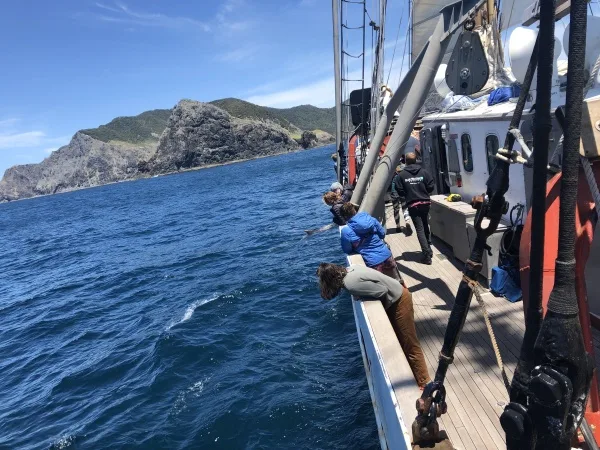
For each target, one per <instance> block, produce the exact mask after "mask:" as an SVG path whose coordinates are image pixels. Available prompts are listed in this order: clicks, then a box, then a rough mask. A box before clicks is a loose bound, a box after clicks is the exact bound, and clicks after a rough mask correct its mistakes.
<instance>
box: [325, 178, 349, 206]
mask: <svg viewBox="0 0 600 450" xmlns="http://www.w3.org/2000/svg"><path fill="white" fill-rule="evenodd" d="M329 190H330V191H331V192H337V193H338V194H340V196H341V197H342V200H343V201H344V203H345V202H349V201H350V199H351V198H352V193H353V191H354V186H352V185H351V184H347V185H346V186H342V183H338V182H337V181H336V182H335V183H332V184H331V187H330V188H329Z"/></svg>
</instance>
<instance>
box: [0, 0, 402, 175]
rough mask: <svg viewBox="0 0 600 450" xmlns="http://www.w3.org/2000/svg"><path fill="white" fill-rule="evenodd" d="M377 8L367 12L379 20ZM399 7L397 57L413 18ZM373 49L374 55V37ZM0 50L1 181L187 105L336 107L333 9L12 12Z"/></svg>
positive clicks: (60, 3)
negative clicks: (92, 137) (113, 124)
mask: <svg viewBox="0 0 600 450" xmlns="http://www.w3.org/2000/svg"><path fill="white" fill-rule="evenodd" d="M374 3H375V2H374V1H373V0H368V4H367V5H368V10H369V13H370V14H371V16H373V17H374V18H376V15H377V11H376V8H375V7H374ZM390 3H396V4H397V3H398V2H390ZM346 8H349V10H348V11H346V16H347V17H348V24H349V25H356V24H358V22H360V20H361V15H360V10H359V9H352V8H356V6H355V5H347V6H346ZM395 8H396V9H394V8H393V7H390V8H389V13H388V27H389V31H388V36H389V41H390V42H389V43H388V48H389V51H390V52H391V51H392V47H393V46H394V45H395V42H396V31H397V29H398V24H399V18H400V14H401V9H402V8H401V7H399V6H396V7H395ZM402 14H403V15H404V17H403V23H402V25H401V33H400V36H399V42H398V48H399V49H398V50H397V54H396V61H395V63H394V65H395V66H396V67H395V69H396V70H395V71H394V72H393V73H394V75H393V76H392V77H391V78H392V80H394V77H398V76H399V72H400V70H399V67H400V65H399V63H398V60H400V57H399V55H398V54H401V53H402V51H403V43H404V36H405V26H406V22H407V14H404V13H402ZM350 19H355V20H350ZM350 34H353V38H350V39H349V41H348V44H347V46H348V49H349V50H350V51H351V52H353V53H359V52H360V47H358V46H357V45H358V43H359V38H360V33H358V32H353V33H351V32H348V33H347V36H349V35H350ZM367 40H368V44H367V47H368V48H370V45H371V44H370V43H371V37H370V32H368V35H367ZM0 52H1V54H2V55H3V62H4V64H3V65H2V66H3V67H2V70H0V99H1V101H0V174H2V173H3V172H4V170H5V169H6V168H8V167H10V166H12V165H14V164H25V163H32V162H39V161H41V160H42V159H43V158H44V157H46V156H48V154H50V153H51V151H53V150H54V149H56V148H58V147H60V146H62V145H66V144H67V143H68V142H69V140H70V138H71V137H72V135H73V134H74V133H75V132H76V131H77V130H79V129H82V128H91V127H96V126H98V125H100V124H103V123H106V122H109V121H110V120H111V119H113V118H114V117H117V116H124V115H135V114H139V113H141V112H143V111H146V110H149V109H155V108H170V107H173V106H174V105H175V104H176V103H177V101H179V100H180V99H182V98H191V99H195V100H200V101H210V100H215V99H218V98H223V97H238V98H242V99H246V100H249V101H252V102H255V103H258V104H261V105H267V106H274V107H288V106H294V105H298V104H314V105H317V106H333V62H332V31H331V2H330V1H328V0H221V1H219V0H177V1H174V0H171V1H165V0H101V1H96V0H55V1H45V0H19V1H18V2H5V3H4V5H3V13H2V15H0ZM367 52H368V53H369V49H367ZM369 66H370V64H367V67H369ZM358 69H359V66H358V64H356V63H355V62H353V64H352V65H351V66H350V68H349V70H350V71H351V72H356V71H357V70H358ZM354 75H356V73H354ZM396 81H397V79H396V80H394V81H393V83H391V84H394V83H396Z"/></svg>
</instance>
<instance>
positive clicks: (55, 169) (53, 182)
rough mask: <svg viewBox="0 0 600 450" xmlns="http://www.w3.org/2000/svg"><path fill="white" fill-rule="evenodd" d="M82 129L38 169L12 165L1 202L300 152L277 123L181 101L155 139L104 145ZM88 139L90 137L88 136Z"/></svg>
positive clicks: (3, 184) (1, 188)
mask: <svg viewBox="0 0 600 450" xmlns="http://www.w3.org/2000/svg"><path fill="white" fill-rule="evenodd" d="M85 131H88V130H84V131H81V132H78V133H76V134H75V136H73V139H72V140H71V142H70V143H69V144H68V145H66V146H64V147H61V148H60V149H58V150H56V151H55V152H53V153H52V154H51V155H50V156H49V157H48V158H46V159H45V160H44V161H42V162H41V163H40V164H27V165H21V166H14V167H12V168H10V169H8V170H7V171H6V172H5V174H4V178H3V179H2V180H1V181H0V201H11V200H17V199H21V198H28V197H33V196H37V195H45V194H55V193H58V192H65V191H70V190H74V189H80V188H85V187H92V186H99V185H102V184H106V183H111V182H116V181H122V180H130V179H135V178H140V177H144V176H149V175H157V174H164V173H170V172H175V171H180V170H187V169H193V168H199V167H203V166H207V165H211V164H222V163H225V162H230V161H235V160H240V159H248V158H255V157H261V156H268V155H275V154H279V153H285V152H289V151H293V150H297V149H299V148H300V146H299V145H298V143H297V142H296V141H295V140H294V139H292V137H291V136H290V134H289V131H288V130H285V129H284V128H282V127H281V126H280V125H279V124H277V123H271V122H269V121H266V122H265V121H263V120H261V121H257V120H250V119H240V118H236V117H232V116H231V115H230V114H229V113H227V112H226V111H224V110H222V109H220V108H218V107H216V106H214V105H211V104H207V103H200V102H195V101H191V100H182V101H181V102H179V104H178V105H177V106H176V107H175V108H174V109H173V110H172V111H171V114H170V116H169V119H168V121H167V126H166V128H165V129H164V131H163V132H162V134H161V135H160V139H159V140H155V141H151V140H148V139H150V138H151V137H152V136H155V133H152V134H148V136H145V135H144V136H143V139H141V138H140V139H138V142H137V143H132V142H122V141H109V142H103V141H102V140H99V139H97V138H94V137H91V136H89V135H88V134H86V133H85ZM91 134H93V133H91ZM138 134H140V133H137V134H136V136H137V135H138Z"/></svg>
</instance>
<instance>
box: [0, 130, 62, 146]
mask: <svg viewBox="0 0 600 450" xmlns="http://www.w3.org/2000/svg"><path fill="white" fill-rule="evenodd" d="M69 139H70V137H69V136H59V137H51V136H48V135H47V134H46V133H44V132H43V131H38V130H36V131H25V132H14V131H8V132H7V131H4V132H3V131H0V150H2V149H14V148H35V147H49V146H51V145H54V146H56V145H65V144H67V143H68V142H69Z"/></svg>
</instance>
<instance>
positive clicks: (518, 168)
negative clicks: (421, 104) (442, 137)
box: [424, 117, 526, 221]
mask: <svg viewBox="0 0 600 450" xmlns="http://www.w3.org/2000/svg"><path fill="white" fill-rule="evenodd" d="M509 122H510V117H509V118H507V120H497V121H490V120H482V121H464V120H463V121H451V120H448V118H446V120H444V121H443V122H441V121H440V122H439V123H438V122H431V123H426V124H424V125H425V126H426V127H433V126H436V125H441V124H443V123H446V124H448V125H449V135H456V136H457V137H456V144H457V145H456V146H457V150H458V156H459V162H460V168H461V177H462V187H458V186H456V185H454V186H451V188H450V191H451V192H452V193H456V194H460V195H461V197H462V199H463V201H464V202H467V203H468V202H470V201H471V198H472V197H473V196H475V195H481V194H483V193H485V191H486V190H487V186H486V182H487V180H488V178H489V175H490V174H489V172H488V167H487V156H486V149H485V141H486V137H487V136H488V135H491V134H495V135H496V136H497V137H498V143H499V146H500V147H502V145H503V144H504V139H505V137H506V132H507V130H508V126H509ZM463 133H468V134H469V135H470V136H471V147H472V152H473V171H472V172H467V171H465V167H464V162H463V158H462V142H461V136H462V134H463ZM514 149H515V150H520V146H519V144H518V143H517V142H515V145H514ZM448 151H449V147H448V146H446V157H447V158H448V159H449V155H448ZM506 200H507V201H508V203H509V211H508V213H507V214H505V215H504V218H505V220H507V221H508V220H509V214H510V208H512V207H513V206H514V205H516V204H517V203H522V204H526V194H525V179H524V175H523V166H522V165H521V164H511V167H510V185H509V189H508V191H507V193H506Z"/></svg>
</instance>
